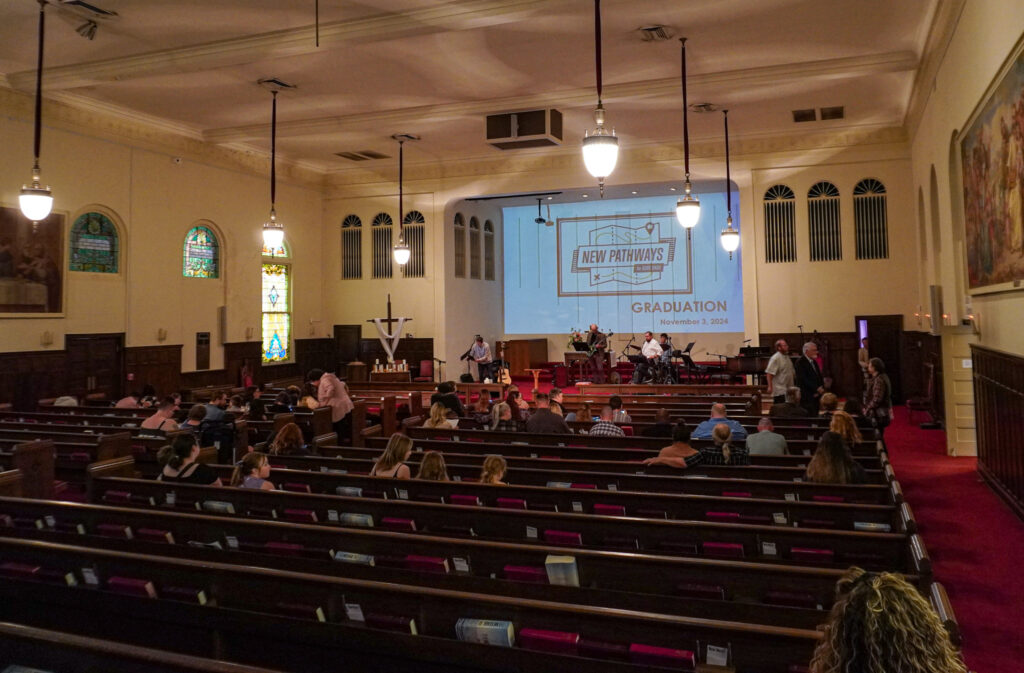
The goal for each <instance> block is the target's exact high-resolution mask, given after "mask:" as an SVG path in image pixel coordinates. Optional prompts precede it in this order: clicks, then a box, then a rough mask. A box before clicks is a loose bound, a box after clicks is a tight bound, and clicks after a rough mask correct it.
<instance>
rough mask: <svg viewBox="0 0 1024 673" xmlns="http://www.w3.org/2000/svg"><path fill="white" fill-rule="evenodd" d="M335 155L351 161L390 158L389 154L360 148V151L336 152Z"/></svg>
mask: <svg viewBox="0 0 1024 673" xmlns="http://www.w3.org/2000/svg"><path fill="white" fill-rule="evenodd" d="M334 156H337V157H341V158H342V159H348V160H349V161H369V160H370V159H388V158H389V157H388V155H386V154H381V153H380V152H374V151H373V150H360V151H358V152H335V153H334Z"/></svg>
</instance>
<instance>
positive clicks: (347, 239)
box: [341, 215, 363, 280]
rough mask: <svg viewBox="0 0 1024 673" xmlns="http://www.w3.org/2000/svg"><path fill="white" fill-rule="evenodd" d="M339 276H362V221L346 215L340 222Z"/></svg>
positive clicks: (351, 277) (352, 277)
mask: <svg viewBox="0 0 1024 673" xmlns="http://www.w3.org/2000/svg"><path fill="white" fill-rule="evenodd" d="M341 277H342V278H344V279H346V280H351V279H355V278H362V277H363V221H362V220H360V219H359V216H357V215H348V216H346V217H345V219H344V220H342V222H341Z"/></svg>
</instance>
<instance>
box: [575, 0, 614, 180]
mask: <svg viewBox="0 0 1024 673" xmlns="http://www.w3.org/2000/svg"><path fill="white" fill-rule="evenodd" d="M594 56H595V61H596V64H597V68H596V70H597V109H596V110H594V122H595V123H596V124H597V127H596V128H595V129H594V132H593V133H589V132H586V133H585V135H584V136H583V163H584V164H585V165H586V167H587V170H588V171H589V172H590V174H591V175H593V176H594V177H595V178H597V185H598V187H599V188H600V190H601V197H602V198H603V197H604V179H605V178H606V177H608V176H609V175H611V173H612V171H614V170H615V163H616V162H617V161H618V159H619V139H618V138H617V137H616V136H615V129H612V130H611V132H609V131H608V130H607V129H606V128H605V127H604V105H603V104H602V102H601V0H594Z"/></svg>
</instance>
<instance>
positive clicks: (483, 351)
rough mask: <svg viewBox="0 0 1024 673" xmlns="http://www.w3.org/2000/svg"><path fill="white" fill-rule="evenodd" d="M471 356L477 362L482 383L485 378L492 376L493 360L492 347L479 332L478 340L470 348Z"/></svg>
mask: <svg viewBox="0 0 1024 673" xmlns="http://www.w3.org/2000/svg"><path fill="white" fill-rule="evenodd" d="M469 356H470V357H471V358H473V362H475V363H476V369H477V375H478V376H479V377H480V382H481V383H482V382H483V380H484V379H485V378H490V376H491V361H492V360H491V347H490V346H489V345H488V343H487V342H486V341H484V338H483V337H482V336H480V335H479V334H477V335H476V341H474V342H473V347H472V348H470V349H469Z"/></svg>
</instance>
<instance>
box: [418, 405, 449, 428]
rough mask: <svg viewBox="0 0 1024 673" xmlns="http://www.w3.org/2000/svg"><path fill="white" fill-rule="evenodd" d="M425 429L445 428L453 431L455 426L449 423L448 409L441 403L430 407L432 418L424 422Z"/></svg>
mask: <svg viewBox="0 0 1024 673" xmlns="http://www.w3.org/2000/svg"><path fill="white" fill-rule="evenodd" d="M423 427H424V428H445V429H448V430H452V429H454V428H455V426H454V425H453V424H452V423H449V422H448V407H446V406H444V405H443V404H441V403H440V402H434V403H433V404H432V405H430V418H428V419H427V420H425V421H423Z"/></svg>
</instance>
